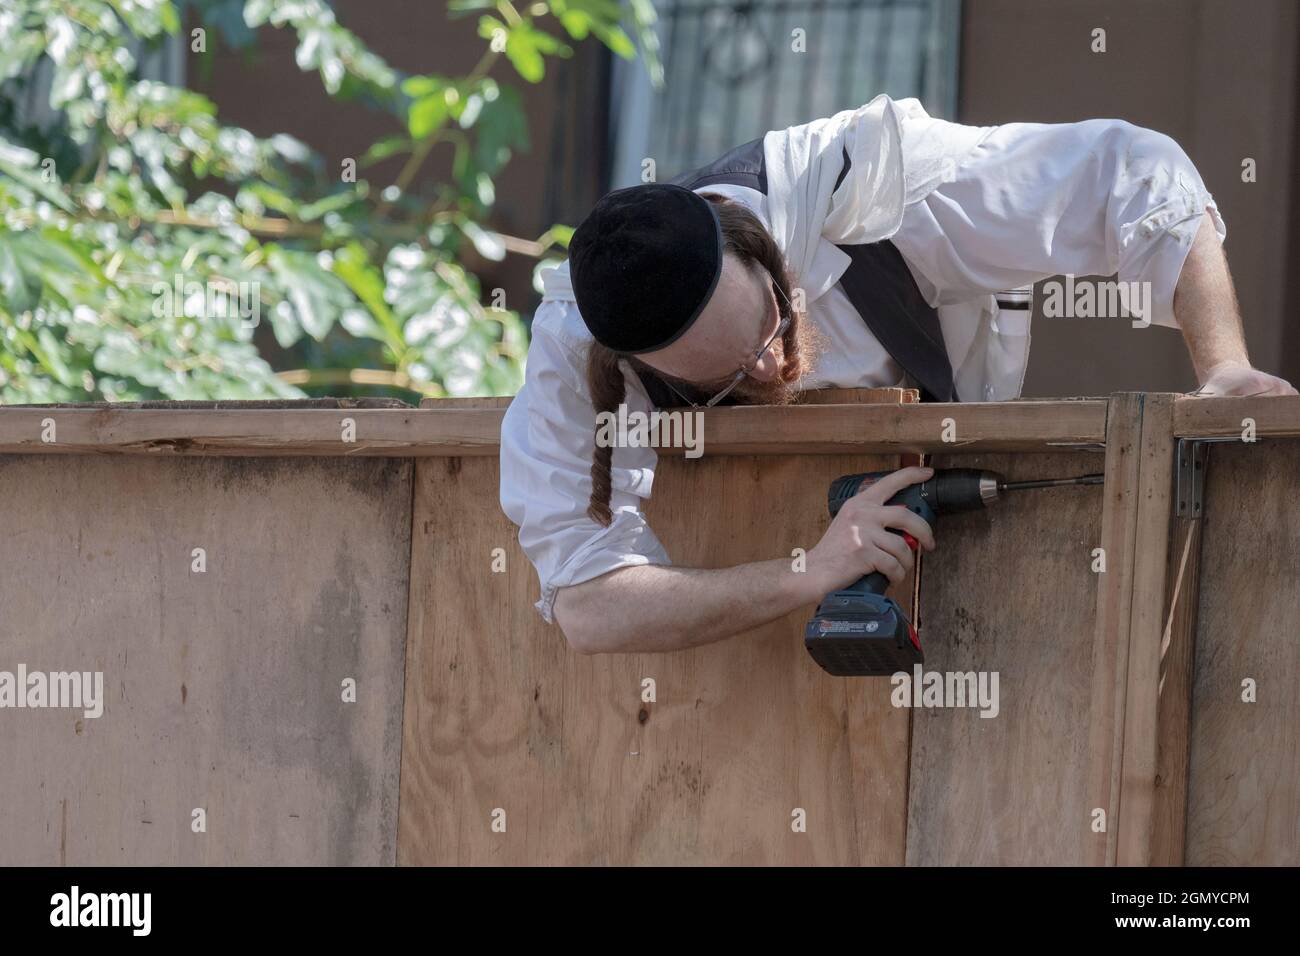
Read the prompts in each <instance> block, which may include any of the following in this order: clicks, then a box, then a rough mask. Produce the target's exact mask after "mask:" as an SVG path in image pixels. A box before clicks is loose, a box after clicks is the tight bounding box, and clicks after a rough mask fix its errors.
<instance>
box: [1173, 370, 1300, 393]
mask: <svg viewBox="0 0 1300 956" xmlns="http://www.w3.org/2000/svg"><path fill="white" fill-rule="evenodd" d="M1192 394H1193V395H1198V396H1202V397H1208V396H1219V397H1222V396H1247V395H1295V394H1297V393H1296V390H1295V389H1294V388H1293V387H1292V386H1291V383H1290V382H1288V381H1287V380H1286V379H1282V378H1278V377H1277V376H1276V375H1269V374H1268V373H1267V372H1261V371H1259V369H1255V368H1251V367H1250V366H1249V365H1247V364H1246V363H1244V362H1221V363H1220V364H1218V365H1216V366H1215V367H1214V368H1212V369H1210V371H1209V374H1208V375H1206V376H1205V381H1204V382H1203V383H1202V384H1201V387H1200V388H1198V389H1197V390H1196V391H1194V392H1192Z"/></svg>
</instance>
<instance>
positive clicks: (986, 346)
mask: <svg viewBox="0 0 1300 956" xmlns="http://www.w3.org/2000/svg"><path fill="white" fill-rule="evenodd" d="M924 130H925V135H924V136H920V137H915V136H913V137H909V136H908V135H904V136H903V138H902V152H903V160H904V162H908V161H910V160H912V159H913V158H915V159H916V164H915V165H916V166H917V167H920V166H921V165H922V164H924V165H925V167H926V168H927V169H929V168H932V167H933V168H938V167H942V168H943V169H944V170H945V172H944V175H943V176H941V177H940V180H939V181H937V185H935V186H934V187H933V189H932V190H930V191H928V193H927V194H926V195H924V197H923V198H920V199H918V200H916V201H914V202H910V203H908V204H907V205H906V207H905V208H904V209H903V212H902V218H901V223H900V225H899V226H898V229H897V232H895V233H893V234H892V235H891V236H890V237H889V238H890V240H891V241H892V242H893V243H894V245H895V246H896V247H897V248H898V250H899V252H900V253H901V254H902V256H903V259H904V260H905V261H906V262H907V265H908V267H909V269H910V270H911V272H912V275H913V277H914V278H915V279H916V282H917V285H918V287H919V288H920V290H921V292H922V294H923V295H924V296H925V298H926V300H927V301H928V302H929V303H930V304H931V305H933V306H935V307H936V309H937V310H938V314H939V322H940V326H941V328H942V330H943V335H944V342H945V346H946V348H947V351H948V354H949V358H950V360H951V362H952V367H953V374H954V382H955V385H956V389H957V394H958V396H959V397H960V398H961V400H962V401H968V402H969V401H1005V400H1009V399H1013V398H1016V397H1018V396H1019V394H1020V389H1021V386H1022V384H1023V381H1024V374H1025V367H1026V364H1027V362H1028V356H1029V315H1030V313H1029V312H1028V311H1026V310H1014V311H1012V310H1007V311H1001V312H1000V311H999V310H998V307H997V303H996V301H995V300H994V294H995V293H997V292H1001V291H1004V290H1008V289H1014V288H1018V287H1023V286H1026V285H1029V284H1032V283H1033V282H1036V281H1038V280H1041V279H1044V278H1047V277H1049V276H1053V275H1057V274H1073V275H1077V276H1082V275H1112V274H1116V273H1118V276H1119V279H1120V280H1121V281H1142V282H1147V283H1150V286H1149V288H1150V291H1151V312H1152V314H1151V321H1152V323H1153V324H1155V325H1162V326H1166V327H1170V328H1176V327H1177V324H1176V322H1175V321H1174V316H1173V294H1174V288H1175V286H1176V285H1177V282H1178V277H1179V274H1180V272H1181V270H1182V265H1183V261H1184V259H1185V258H1186V256H1187V252H1188V250H1189V249H1190V248H1191V244H1192V240H1193V238H1194V237H1195V234H1196V230H1197V227H1198V226H1199V223H1200V218H1201V215H1202V213H1203V212H1204V211H1205V210H1206V209H1209V210H1210V212H1211V216H1212V218H1213V220H1214V223H1215V227H1216V230H1217V232H1218V235H1219V238H1220V240H1222V239H1223V237H1224V236H1225V235H1226V230H1225V228H1224V225H1223V221H1222V219H1221V217H1220V216H1219V214H1218V210H1217V208H1216V206H1215V204H1214V201H1213V198H1212V197H1211V196H1210V194H1209V192H1208V191H1206V189H1205V186H1204V184H1203V183H1202V181H1201V178H1200V176H1199V174H1198V173H1197V171H1196V169H1195V167H1194V166H1193V165H1192V163H1191V161H1190V160H1189V159H1188V157H1187V155H1186V154H1185V153H1184V152H1183V150H1182V149H1181V148H1180V147H1179V146H1178V144H1177V143H1175V142H1174V141H1173V140H1172V139H1170V138H1169V137H1167V136H1164V135H1163V134H1160V133H1156V132H1153V131H1151V130H1147V129H1143V128H1141V127H1137V126H1133V125H1132V124H1130V123H1126V122H1123V121H1120V120H1089V121H1085V122H1081V123H1065V124H1050V125H1048V124H1040V123H1008V124H1006V125H1003V126H995V127H986V128H973V127H963V126H958V125H957V124H951V123H944V122H942V121H938V120H928V118H927V124H926V126H925V127H924ZM904 132H905V133H906V127H905V128H904ZM972 143H974V144H975V145H974V146H973V147H972V146H971V144H972ZM945 150H947V151H948V152H947V153H946V154H945ZM852 174H853V173H852V172H851V173H850V175H852ZM771 187H772V184H771V183H770V182H769V189H770V188H771ZM698 191H699V192H717V193H722V194H724V195H726V196H728V197H729V198H732V199H735V200H737V201H739V202H743V203H744V204H745V205H747V206H748V207H749V208H750V209H752V210H753V211H754V212H755V214H756V215H758V217H759V218H760V219H762V220H763V221H764V223H765V224H770V219H769V217H768V200H767V197H765V196H764V195H762V194H761V193H759V192H757V191H756V190H753V189H749V188H746V187H742V186H729V185H715V186H707V187H704V188H701V189H700V190H698ZM556 280H557V281H556V286H555V287H556V288H557V289H560V288H567V269H564V268H563V267H562V271H559V274H558V275H557V276H556ZM807 308H808V318H809V320H810V321H811V322H812V323H814V324H815V325H816V326H817V328H818V329H819V330H820V331H821V333H822V335H823V336H824V338H825V340H826V348H825V349H824V350H823V351H822V353H821V356H820V357H819V359H818V361H817V364H816V366H815V368H814V369H813V370H812V373H811V375H810V376H809V377H807V378H805V379H804V381H803V387H805V388H810V389H811V388H833V387H841V388H871V387H882V386H892V385H900V384H906V382H905V376H904V374H903V372H902V370H901V369H900V368H899V366H898V365H897V364H896V363H895V362H894V361H893V359H892V358H890V356H889V354H888V353H887V352H885V350H884V349H883V348H882V347H881V345H880V344H879V342H877V341H876V338H875V336H873V335H872V334H871V332H870V330H869V329H868V328H867V326H866V323H865V322H864V321H863V319H862V317H861V316H860V315H859V314H858V312H857V310H856V309H854V308H853V306H852V305H851V304H850V303H849V301H848V298H847V296H845V294H844V293H843V291H842V290H841V288H840V287H839V286H838V285H834V286H833V287H831V288H829V289H828V290H827V291H825V292H824V293H822V294H821V295H820V296H818V297H817V298H816V299H813V300H812V301H809V302H808V303H807ZM590 342H591V335H590V333H589V332H588V331H587V328H586V326H585V325H584V324H583V321H582V317H581V316H580V315H579V313H578V309H577V306H576V305H575V303H574V302H573V301H572V298H571V294H569V295H566V294H563V293H560V294H557V296H555V297H552V295H551V294H550V287H549V286H548V294H547V296H545V297H544V298H543V301H542V303H541V305H540V306H539V307H538V310H537V312H536V314H535V316H534V318H533V326H532V342H531V344H530V346H529V349H528V360H527V368H526V373H525V382H524V386H523V388H522V389H520V391H519V394H518V395H517V396H516V397H515V399H514V401H513V402H511V404H510V407H509V409H508V410H507V412H506V415H505V419H504V422H503V424H502V429H501V490H500V493H501V506H502V508H503V509H504V511H505V513H506V514H507V516H509V518H510V519H511V520H512V521H513V522H514V523H515V524H516V525H518V526H519V541H520V544H521V546H522V547H523V549H524V552H525V553H526V554H527V555H528V557H529V560H531V561H532V563H533V565H534V567H535V568H536V569H537V573H538V576H539V578H540V581H541V589H542V597H541V600H540V601H538V602H537V609H538V610H539V611H540V612H541V614H542V616H543V618H544V619H545V620H547V621H548V622H549V621H551V620H552V607H553V604H554V601H555V594H556V591H557V590H558V589H559V588H562V587H567V586H569V585H574V584H580V583H582V582H583V581H587V580H590V579H591V578H594V577H598V576H599V575H602V574H605V573H606V572H608V571H612V570H614V569H616V568H621V567H628V566H632V565H644V564H671V563H672V561H671V559H670V558H669V556H668V553H667V552H666V551H665V550H664V548H663V546H662V545H661V544H660V542H659V540H658V539H657V538H656V537H655V534H654V532H653V531H652V530H651V529H650V526H649V524H648V523H647V522H646V520H645V517H644V516H643V514H642V512H641V508H640V503H641V500H642V499H645V498H649V497H650V492H651V486H652V483H653V480H654V469H655V463H656V461H657V456H656V454H655V452H654V450H653V449H651V448H630V447H616V448H615V449H614V453H613V467H612V469H611V478H612V486H613V494H612V496H611V501H610V508H611V511H612V513H613V521H612V522H611V524H610V526H609V527H607V528H606V527H602V526H601V525H599V524H597V523H596V522H594V521H592V520H591V519H590V518H589V517H588V516H587V514H586V510H587V505H588V503H589V500H590V494H591V463H592V456H593V452H594V450H595V437H594V433H595V410H594V409H593V408H592V405H591V400H590V397H589V395H588V392H587V388H586V382H585V361H586V350H587V346H588V345H589V343H590ZM625 378H626V381H627V397H626V403H627V405H628V409H629V411H644V412H649V411H651V410H652V405H651V403H650V400H649V398H648V397H647V396H646V394H645V391H644V390H643V389H642V387H641V384H640V381H639V379H638V378H637V377H636V375H635V374H633V373H631V372H630V370H627V369H625ZM705 451H706V452H707V448H706V449H705Z"/></svg>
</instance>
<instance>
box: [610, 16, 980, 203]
mask: <svg viewBox="0 0 1300 956" xmlns="http://www.w3.org/2000/svg"><path fill="white" fill-rule="evenodd" d="M657 9H658V11H659V16H660V22H659V35H660V42H661V44H662V46H663V58H664V68H665V85H664V87H663V88H662V89H659V90H653V89H651V88H650V87H649V84H648V82H642V83H641V87H640V89H638V88H637V80H636V79H635V77H634V76H633V75H632V74H631V72H630V71H631V70H632V69H634V68H636V67H635V65H633V66H631V67H627V68H623V77H622V78H621V79H622V82H621V83H620V82H617V81H616V85H615V93H614V96H613V98H612V109H613V112H614V117H613V118H614V122H615V127H616V130H617V134H616V137H617V147H616V159H615V169H614V173H613V178H614V180H615V181H614V183H613V184H612V185H615V186H619V185H628V184H630V183H633V182H637V181H640V178H641V163H642V160H643V159H644V158H653V159H654V161H655V165H656V178H658V179H660V180H666V179H669V178H671V177H672V176H674V175H676V174H678V173H680V172H683V171H685V170H688V169H692V168H694V167H696V166H699V165H701V164H703V163H706V162H708V161H710V160H712V159H714V158H716V157H717V156H719V155H721V154H722V153H724V152H726V151H727V150H728V149H730V148H731V147H733V146H736V145H738V144H740V143H743V142H745V141H747V140H750V139H753V138H754V137H756V136H760V135H762V134H763V133H764V132H766V131H767V130H769V129H781V128H784V127H786V126H794V125H798V124H800V123H806V122H808V121H810V120H812V119H816V118H818V117H822V116H830V115H832V114H834V113H836V112H839V111H840V110H844V109H851V108H853V107H856V106H860V105H861V104H863V103H865V102H867V101H868V100H870V99H871V98H872V97H874V96H875V95H876V94H878V93H888V94H889V95H890V96H893V97H894V98H896V99H897V98H902V97H907V96H916V97H918V98H920V99H921V101H922V102H923V103H924V104H925V105H926V108H927V109H928V110H930V112H931V113H932V114H934V115H938V116H951V115H952V113H953V110H954V107H955V102H956V89H955V86H956V67H957V41H958V37H957V25H958V2H957V0H730V2H725V0H721V2H720V0H668V2H665V3H662V4H658V5H657ZM795 30H802V31H803V34H802V37H803V39H802V42H803V45H804V50H803V52H798V51H796V50H795V49H794V48H793V47H794V44H795V42H796V36H795V34H794V31H795ZM642 72H643V71H642Z"/></svg>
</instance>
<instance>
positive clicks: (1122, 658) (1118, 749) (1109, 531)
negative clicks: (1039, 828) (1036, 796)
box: [1079, 392, 1143, 866]
mask: <svg viewBox="0 0 1300 956" xmlns="http://www.w3.org/2000/svg"><path fill="white" fill-rule="evenodd" d="M1142 398H1143V396H1142V395H1141V394H1139V393H1136V392H1125V393H1121V394H1118V395H1113V396H1111V399H1110V411H1109V415H1108V418H1107V423H1106V482H1105V485H1104V489H1105V490H1104V491H1103V493H1102V512H1101V542H1100V546H1101V548H1102V549H1103V555H1104V557H1105V561H1106V565H1105V568H1106V570H1105V571H1104V572H1103V573H1101V574H1099V575H1098V578H1097V619H1096V631H1095V636H1094V639H1093V654H1092V661H1093V673H1092V695H1091V702H1090V705H1089V708H1088V715H1089V720H1088V728H1087V730H1088V754H1089V760H1090V763H1089V772H1088V813H1089V818H1088V819H1087V820H1081V821H1079V826H1080V832H1081V833H1084V834H1086V837H1085V840H1084V846H1085V852H1084V854H1083V858H1084V861H1085V863H1087V864H1088V865H1091V866H1106V865H1113V864H1114V862H1115V855H1116V846H1117V838H1118V835H1119V799H1120V771H1121V767H1122V759H1123V753H1124V746H1123V744H1124V707H1125V704H1126V701H1127V694H1126V690H1125V688H1126V684H1127V679H1128V640H1129V621H1130V612H1131V601H1132V595H1133V588H1132V573H1133V553H1134V543H1135V540H1136V534H1137V511H1138V475H1139V463H1140V461H1141V438H1142ZM1098 809H1100V810H1103V811H1105V822H1106V827H1105V830H1104V832H1100V831H1098V830H1097V829H1096V827H1097V822H1098V821H1097V819H1096V811H1097V810H1098Z"/></svg>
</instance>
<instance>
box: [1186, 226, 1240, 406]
mask: <svg viewBox="0 0 1300 956" xmlns="http://www.w3.org/2000/svg"><path fill="white" fill-rule="evenodd" d="M1174 316H1175V318H1177V320H1178V326H1179V328H1180V329H1181V330H1182V333H1183V338H1184V339H1185V340H1186V341H1187V351H1188V353H1189V354H1190V355H1191V359H1192V367H1193V368H1194V369H1195V370H1196V379H1197V381H1198V382H1200V383H1201V384H1204V383H1205V382H1206V381H1207V379H1209V377H1210V375H1211V373H1212V372H1213V371H1214V370H1215V369H1216V368H1218V367H1220V366H1223V365H1224V364H1225V363H1237V364H1240V365H1242V366H1248V365H1249V364H1250V359H1249V357H1248V356H1247V354H1246V338H1245V334H1244V333H1243V331H1242V326H1241V310H1240V308H1239V307H1238V305H1237V295H1236V292H1235V291H1234V290H1233V286H1232V275H1231V273H1230V272H1229V271H1228V260H1227V257H1226V256H1224V254H1223V248H1222V246H1221V245H1220V243H1219V238H1218V235H1217V234H1216V233H1215V231H1214V224H1213V222H1212V221H1211V219H1210V214H1209V213H1208V212H1207V213H1206V214H1205V215H1204V216H1203V218H1202V219H1201V224H1200V227H1199V228H1198V229H1197V232H1196V238H1195V240H1194V241H1193V242H1192V248H1191V250H1190V251H1189V252H1188V253H1187V259H1186V260H1185V261H1184V263H1183V270H1182V273H1181V274H1180V275H1179V278H1178V285H1177V286H1176V287H1175V289H1174Z"/></svg>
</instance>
